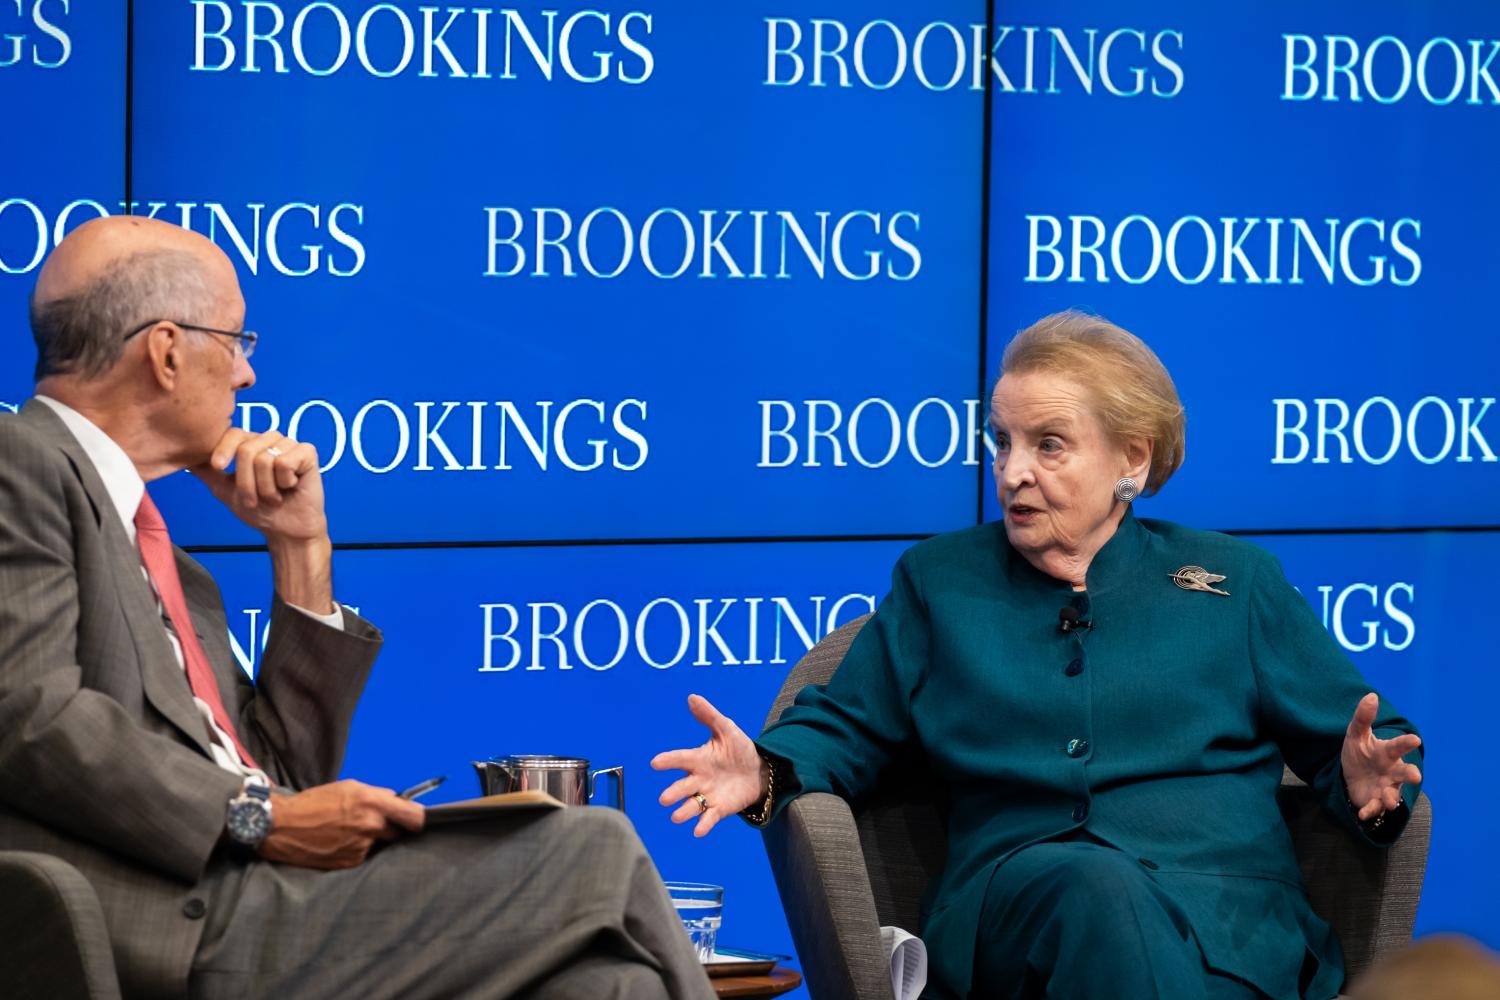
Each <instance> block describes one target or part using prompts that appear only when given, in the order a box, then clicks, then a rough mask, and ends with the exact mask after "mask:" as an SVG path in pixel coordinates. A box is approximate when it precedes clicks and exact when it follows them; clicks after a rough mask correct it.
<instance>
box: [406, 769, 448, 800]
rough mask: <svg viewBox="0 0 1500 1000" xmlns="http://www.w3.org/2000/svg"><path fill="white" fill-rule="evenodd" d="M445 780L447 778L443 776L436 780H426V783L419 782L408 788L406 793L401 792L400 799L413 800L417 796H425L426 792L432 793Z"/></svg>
mask: <svg viewBox="0 0 1500 1000" xmlns="http://www.w3.org/2000/svg"><path fill="white" fill-rule="evenodd" d="M447 780H448V776H447V775H446V774H445V775H441V776H439V777H436V778H428V779H427V780H426V781H419V782H417V783H416V784H415V785H412V786H411V787H410V788H408V789H407V790H406V791H404V792H402V793H401V796H400V797H401V798H403V799H414V798H416V797H417V796H419V795H426V794H427V793H428V792H430V791H432V790H433V789H434V788H436V787H437V786H438V785H441V784H442V783H443V782H445V781H447Z"/></svg>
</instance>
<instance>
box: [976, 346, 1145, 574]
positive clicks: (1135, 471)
mask: <svg viewBox="0 0 1500 1000" xmlns="http://www.w3.org/2000/svg"><path fill="white" fill-rule="evenodd" d="M990 424H991V427H992V429H993V431H994V434H995V445H996V450H995V484H996V487H997V489H998V491H999V496H1000V506H1001V508H1002V509H1003V510H1004V512H1005V531H1006V534H1007V535H1008V536H1009V537H1010V543H1011V544H1012V545H1014V546H1015V547H1016V549H1017V550H1018V551H1019V552H1021V554H1022V555H1024V556H1026V557H1027V559H1028V560H1029V561H1030V562H1031V563H1032V564H1033V565H1036V566H1037V567H1038V568H1040V569H1042V570H1043V571H1044V572H1051V573H1053V575H1059V573H1058V572H1056V571H1055V570H1054V568H1053V567H1054V566H1055V565H1056V563H1057V562H1058V561H1066V560H1068V559H1077V558H1080V557H1081V558H1082V559H1083V561H1084V565H1085V567H1086V564H1087V560H1089V559H1091V558H1092V557H1093V555H1094V553H1095V552H1097V551H1098V550H1099V549H1100V548H1102V547H1103V545H1104V543H1105V542H1107V541H1108V540H1109V538H1110V536H1111V535H1113V534H1114V531H1115V528H1116V527H1117V526H1118V524H1119V519H1120V516H1121V514H1122V513H1123V512H1122V510H1121V509H1120V503H1119V501H1117V500H1116V499H1115V497H1114V487H1115V483H1116V482H1118V481H1119V480H1120V479H1121V478H1122V477H1124V476H1127V475H1135V478H1136V479H1137V480H1138V481H1139V482H1140V483H1141V485H1142V486H1143V487H1144V485H1145V482H1144V478H1145V469H1146V468H1147V467H1149V464H1150V453H1149V449H1147V448H1146V446H1145V445H1140V446H1137V447H1135V448H1132V449H1128V450H1129V451H1133V452H1135V453H1136V454H1135V455H1134V456H1133V457H1134V459H1135V460H1134V461H1132V456H1131V455H1128V454H1127V449H1126V448H1123V447H1121V446H1120V445H1119V444H1117V443H1116V442H1114V441H1113V440H1112V439H1111V438H1110V437H1109V435H1108V434H1106V433H1105V431H1104V427H1103V425H1102V424H1100V422H1099V419H1098V418H1097V417H1095V416H1094V413H1093V410H1092V408H1091V407H1090V406H1089V405H1088V401H1087V397H1086V395H1085V393H1084V390H1083V387H1082V386H1080V385H1078V384H1077V383H1075V382H1073V381H1071V380H1069V379H1067V378H1064V377H1061V376H1058V375H1054V374H1052V373H1050V372H1026V373H1022V374H1008V375H1005V376H1004V377H1003V378H1001V379H1000V384H999V385H997V386H996V387H995V396H994V398H993V399H992V400H991V401H990ZM1142 454H1144V461H1142Z"/></svg>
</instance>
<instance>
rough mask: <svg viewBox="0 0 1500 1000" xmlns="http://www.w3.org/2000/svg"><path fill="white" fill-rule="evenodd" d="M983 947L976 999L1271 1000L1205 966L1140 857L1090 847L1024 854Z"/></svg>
mask: <svg viewBox="0 0 1500 1000" xmlns="http://www.w3.org/2000/svg"><path fill="white" fill-rule="evenodd" d="M977 948H978V953H977V956H976V958H975V963H974V991H973V996H975V997H986V998H988V997H996V998H1000V997H1004V998H1010V1000H1041V998H1043V997H1047V998H1064V997H1066V998H1080V1000H1086V998H1092V997H1128V998H1130V1000H1157V998H1160V1000H1257V998H1264V997H1265V994H1263V993H1261V992H1260V991H1259V990H1257V989H1256V988H1255V987H1253V986H1251V985H1249V984H1248V983H1245V982H1243V981H1242V980H1239V979H1236V978H1234V977H1232V976H1226V975H1222V974H1220V973H1218V972H1215V971H1214V970H1211V969H1210V968H1208V966H1207V965H1206V964H1204V961H1203V954H1202V952H1201V950H1200V949H1199V947H1198V942H1197V940H1196V938H1194V937H1193V932H1192V929H1191V927H1190V925H1189V923H1188V920H1187V917H1186V916H1185V915H1184V914H1183V913H1182V911H1181V909H1180V908H1179V907H1178V906H1177V905H1176V903H1174V902H1173V901H1172V900H1171V898H1170V897H1168V896H1167V894H1166V893H1165V892H1163V891H1162V889H1161V888H1160V887H1159V886H1157V884H1156V883H1155V882H1153V881H1152V880H1151V877H1150V876H1149V875H1148V874H1147V873H1146V871H1145V870H1144V869H1143V867H1142V866H1141V864H1140V862H1139V861H1138V860H1137V859H1135V858H1132V857H1128V856H1127V855H1125V854H1123V853H1121V852H1120V851H1118V850H1116V849H1115V848H1113V847H1111V846H1108V845H1105V844H1101V843H1098V842H1095V841H1092V840H1089V839H1079V840H1069V841H1061V842H1048V843H1042V844H1033V845H1032V846H1030V847H1023V848H1022V849H1021V850H1019V851H1017V852H1016V853H1015V854H1014V855H1013V856H1011V857H1010V858H1009V859H1007V860H1006V861H1005V863H1004V864H1002V865H1000V866H999V867H998V868H996V869H995V872H994V875H993V876H992V877H991V879H990V885H989V889H988V891H987V892H986V893H985V899H984V909H983V911H982V916H981V917H980V924H979V940H978V942H977ZM1293 959H1295V956H1293Z"/></svg>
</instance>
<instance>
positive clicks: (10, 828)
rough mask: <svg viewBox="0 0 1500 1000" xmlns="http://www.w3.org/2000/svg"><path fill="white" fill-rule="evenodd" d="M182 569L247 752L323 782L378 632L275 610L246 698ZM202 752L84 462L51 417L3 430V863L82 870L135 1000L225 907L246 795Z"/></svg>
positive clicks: (141, 584)
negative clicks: (19, 856)
mask: <svg viewBox="0 0 1500 1000" xmlns="http://www.w3.org/2000/svg"><path fill="white" fill-rule="evenodd" d="M177 566H178V571H179V573H180V574H181V576H182V585H183V590H184V592H185V594H186V596H187V601H188V606H189V608H190V609H191V612H192V616H193V622H194V626H195V629H196V631H197V632H198V634H199V637H200V638H201V639H202V641H203V646H204V648H205V649H206V650H207V652H208V656H209V659H210V660H211V661H212V662H213V666H214V671H215V673H216V674H217V677H218V681H219V690H220V692H221V694H222V696H223V699H224V704H225V707H226V708H227V709H228V710H229V711H230V712H231V713H233V714H234V717H235V723H236V726H237V729H238V731H239V736H240V739H241V740H242V741H243V742H244V743H245V745H246V747H247V749H248V750H249V751H250V753H251V754H252V755H253V756H254V757H255V758H256V760H257V762H258V763H259V764H260V765H261V766H262V767H264V768H265V769H266V770H267V771H268V772H269V773H270V774H271V776H272V777H273V778H274V779H275V780H276V781H277V782H278V783H279V784H282V785H285V786H289V787H291V788H303V787H308V786H311V785H315V784H321V783H323V782H327V781H332V780H334V779H335V778H336V777H337V775H338V771H339V768H340V765H341V763H342V760H343V752H344V743H345V740H346V738H347V735H348V730H349V724H350V721H351V719H352V718H353V715H354V707H355V704H356V702H357V701H358V699H359V695H360V692H361V691H362V690H363V687H364V683H365V679H366V678H367V677H368V675H369V672H370V668H371V667H372V666H373V665H374V662H375V655H376V653H377V652H378V650H379V648H380V642H381V638H380V633H379V632H378V630H376V629H375V628H374V627H373V626H371V625H370V624H369V623H368V622H366V621H364V620H363V619H360V618H358V617H357V616H355V615H353V614H351V613H349V612H347V611H346V612H345V629H344V631H342V632H341V631H339V630H338V629H334V628H330V627H328V626H326V625H323V624H322V623H320V622H317V621H315V620H313V619H311V618H309V617H308V616H306V615H304V614H301V613H300V612H298V611H296V610H294V609H291V608H288V607H286V606H285V605H283V604H282V603H281V602H280V601H279V600H277V601H275V603H274V605H273V608H272V613H271V631H270V638H269V639H268V641H267V643H266V646H265V649H264V652H263V655H262V659H261V665H260V668H259V672H258V677H257V682H256V683H255V684H253V685H252V684H251V683H250V681H249V680H248V679H247V678H246V677H245V676H244V674H243V672H242V671H240V670H239V668H238V667H237V666H236V664H235V661H234V658H233V656H232V654H231V652H230V649H229V643H228V639H227V626H226V621H225V614H224V606H223V601H222V599H221V598H220V596H219V591H218V588H217V587H216V586H215V584H214V582H213V579H212V578H211V577H210V576H209V575H208V573H207V571H205V570H204V569H203V567H202V566H200V565H198V563H196V562H194V561H193V560H192V559H191V558H189V557H188V556H187V555H186V554H185V553H183V552H182V551H181V550H178V552H177ZM207 739H208V734H207V732H206V730H205V727H204V723H203V721H202V719H201V717H200V716H199V715H198V713H197V711H196V710H195V708H194V706H193V701H192V693H191V691H190V689H189V686H188V683H187V679H186V676H185V675H184V673H183V671H182V669H181V667H179V666H178V664H177V661H176V658H175V657H174V655H173V653H172V650H171V647H170V644H169V643H168V641H167V638H166V635H165V634H164V631H163V627H162V622H161V617H160V615H159V614H158V612H157V609H156V604H155V601H154V598H153V596H152V593H151V590H150V587H149V586H148V585H147V583H146V582H145V580H144V578H143V577H142V575H141V572H140V556H139V553H138V552H137V551H136V549H135V547H134V546H133V545H131V544H130V542H129V540H128V538H127V536H126V534H125V531H124V528H123V527H122V525H121V524H120V519H119V516H118V515H117V514H116V512H115V508H114V507H113V506H112V504H111V502H110V499H109V497H108V495H107V494H106V493H105V488H104V484H103V482H102V481H101V480H100V478H99V475H98V473H97V472H96V471H95V469H94V467H93V465H92V463H90V462H89V460H88V458H87V457H86V456H85V454H84V452H83V449H82V448H81V447H80V446H79V445H78V443H77V441H76V440H75V439H74V437H73V436H72V434H71V433H70V432H69V431H68V429H67V427H66V426H65V425H64V424H63V423H62V421H61V420H60V419H59V418H58V417H57V415H56V414H55V413H53V412H52V411H51V410H50V409H48V408H47V407H46V406H45V405H43V404H41V403H38V402H36V401H35V400H33V401H31V402H29V403H27V404H26V406H25V407H23V408H22V409H21V412H20V413H19V414H17V415H14V416H12V415H9V414H4V415H0V848H7V849H19V850H33V851H42V852H45V853H48V854H53V855H56V856H59V857H62V858H64V859H66V860H67V861H69V862H71V863H72V864H73V865H75V866H76V867H78V868H79V869H80V870H81V871H82V872H83V874H84V876H85V877H86V878H88V880H89V881H90V882H91V883H92V884H93V887H94V889H95V891H96V892H97V893H98V895H99V900H100V903H101V904H102V905H103V908H104V914H105V921H106V923H107V924H108V925H109V932H110V938H111V941H112V943H113V946H114V950H115V960H116V964H117V967H118V968H119V971H120V976H121V980H122V983H123V984H124V986H125V987H126V990H127V992H144V993H152V994H156V993H177V994H180V993H184V992H185V991H186V985H187V980H188V973H189V969H190V967H191V963H192V960H193V955H194V952H195V951H196V949H197V946H198V941H199V938H200V936H201V934H202V932H203V920H202V919H201V918H202V916H203V912H204V910H205V904H207V905H208V906H217V905H223V904H224V903H225V902H226V901H225V900H217V901H216V900H215V898H214V893H215V892H216V890H217V888H218V885H219V880H218V879H217V878H215V877H214V873H215V869H216V868H220V867H222V866H223V865H225V864H227V863H229V862H227V861H226V859H225V855H224V848H223V847H222V845H221V836H222V834H223V831H224V818H225V804H226V803H227V802H228V800H229V799H230V798H231V797H233V795H234V794H235V793H236V792H237V791H238V789H239V787H240V784H241V781H240V779H239V778H238V777H237V776H236V775H233V774H231V773H229V772H227V771H225V770H223V769H221V768H219V767H218V766H217V765H216V764H214V763H213V761H212V759H211V758H210V756H209V752H208V747H207V743H206V741H207ZM227 884H229V885H234V884H236V883H235V882H234V881H233V880H230V881H229V882H228V883H227ZM225 891H228V890H225ZM195 900H196V901H197V902H195ZM0 905H4V903H3V901H0Z"/></svg>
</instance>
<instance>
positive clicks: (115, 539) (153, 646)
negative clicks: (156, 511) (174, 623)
mask: <svg viewBox="0 0 1500 1000" xmlns="http://www.w3.org/2000/svg"><path fill="white" fill-rule="evenodd" d="M18 416H19V417H20V418H21V419H23V420H25V421H26V422H27V423H28V424H30V425H31V427H32V428H33V429H34V430H36V431H37V433H38V434H39V435H40V436H42V437H43V438H44V439H45V440H46V441H48V442H49V443H50V444H52V445H54V446H56V447H57V448H58V449H59V450H61V451H62V452H63V453H64V454H65V455H67V457H68V460H69V462H71V463H72V465H73V469H74V471H75V472H77V474H78V478H79V481H80V482H81V483H82V484H83V489H84V492H85V493H87V494H88V497H89V502H90V503H92V504H93V507H94V518H95V521H96V523H97V524H98V526H99V532H100V536H101V537H102V538H103V540H104V545H105V549H106V552H107V553H108V557H109V563H110V577H111V580H112V582H113V583H114V590H115V595H116V596H117V597H118V598H119V601H120V610H121V612H122V613H123V614H124V616H125V621H126V623H127V624H128V625H129V627H130V634H131V637H132V639H134V643H135V646H134V649H133V650H132V652H133V653H134V655H135V659H136V665H137V668H138V669H139V670H140V674H141V688H142V690H144V691H145V693H146V698H147V700H148V701H150V702H151V704H152V706H153V707H154V708H155V709H156V710H157V711H158V712H160V713H161V714H162V715H163V716H164V717H165V718H166V719H167V720H168V721H169V722H171V723H172V725H174V726H176V727H177V728H178V729H179V730H181V731H182V734H183V736H185V737H186V738H187V739H188V740H189V741H191V742H192V744H193V745H194V746H196V747H197V748H198V749H199V750H200V751H202V752H203V754H204V755H205V756H208V757H212V756H213V755H212V753H211V752H210V751H209V748H208V730H207V727H206V726H205V724H204V721H203V717H202V716H200V715H199V714H198V709H197V706H195V705H194V704H193V693H192V689H191V688H190V687H189V686H188V682H187V675H186V674H185V673H184V672H183V670H182V668H181V667H180V666H178V665H177V657H176V656H175V655H174V654H173V652H172V645H171V643H170V642H169V641H168V640H167V634H166V627H165V626H164V625H163V624H162V618H161V615H160V613H158V611H157V607H156V596H155V595H154V594H153V593H152V592H151V586H150V584H148V583H147V582H146V578H145V576H144V575H143V574H142V572H141V557H140V553H139V552H138V551H137V550H136V548H135V546H134V545H132V544H131V543H130V539H129V538H128V537H127V536H126V534H125V528H124V526H123V525H122V524H121V523H120V519H119V517H118V516H117V515H116V513H115V511H116V507H115V504H114V502H113V501H112V500H111V499H110V497H109V492H108V491H107V490H106V489H105V486H104V481H103V480H102V479H100V478H99V473H98V471H97V470H96V469H95V468H94V463H93V462H91V461H89V457H88V455H87V454H86V453H85V452H84V450H83V447H82V446H81V445H79V443H78V439H77V438H75V437H74V436H73V433H72V431H70V430H68V427H67V425H66V424H64V423H63V422H62V419H61V418H60V417H58V415H57V414H56V413H54V412H53V411H52V410H51V409H50V408H48V406H47V404H46V403H39V402H37V401H36V400H34V399H33V400H28V401H27V403H26V405H25V406H23V407H21V410H20V412H19V414H18Z"/></svg>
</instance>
